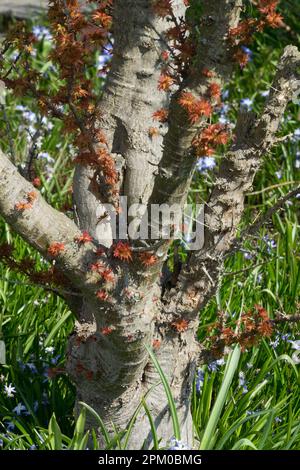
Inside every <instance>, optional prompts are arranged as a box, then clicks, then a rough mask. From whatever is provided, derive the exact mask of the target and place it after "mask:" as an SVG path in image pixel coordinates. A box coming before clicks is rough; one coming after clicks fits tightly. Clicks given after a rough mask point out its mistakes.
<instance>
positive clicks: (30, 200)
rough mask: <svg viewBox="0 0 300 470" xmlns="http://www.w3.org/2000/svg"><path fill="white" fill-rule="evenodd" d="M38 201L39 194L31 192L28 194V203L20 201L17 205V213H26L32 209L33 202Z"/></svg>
mask: <svg viewBox="0 0 300 470" xmlns="http://www.w3.org/2000/svg"><path fill="white" fill-rule="evenodd" d="M36 199H37V193H36V192H35V191H30V192H29V193H27V194H26V201H20V202H17V203H16V204H15V209H16V210H17V211H20V212H22V211H25V210H27V209H32V206H33V202H34V201H35V200H36Z"/></svg>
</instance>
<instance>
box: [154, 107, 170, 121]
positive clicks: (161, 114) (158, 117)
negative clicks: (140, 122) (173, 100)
mask: <svg viewBox="0 0 300 470" xmlns="http://www.w3.org/2000/svg"><path fill="white" fill-rule="evenodd" d="M168 116H169V111H168V110H167V109H164V108H161V109H159V110H158V111H155V112H154V113H153V114H152V118H153V119H154V120H155V121H158V122H167V120H168Z"/></svg>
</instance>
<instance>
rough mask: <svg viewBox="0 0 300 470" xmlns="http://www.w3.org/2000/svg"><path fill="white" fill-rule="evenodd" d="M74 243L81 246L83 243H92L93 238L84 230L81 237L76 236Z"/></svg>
mask: <svg viewBox="0 0 300 470" xmlns="http://www.w3.org/2000/svg"><path fill="white" fill-rule="evenodd" d="M74 241H75V242H76V243H78V244H79V245H81V244H84V243H90V242H92V241H93V237H92V236H91V235H90V234H89V233H88V232H87V231H86V230H84V231H83V232H82V234H81V235H78V236H77V237H75V239H74Z"/></svg>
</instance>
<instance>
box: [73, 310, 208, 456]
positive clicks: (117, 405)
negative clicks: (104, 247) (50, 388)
mask: <svg viewBox="0 0 300 470" xmlns="http://www.w3.org/2000/svg"><path fill="white" fill-rule="evenodd" d="M152 307H154V304H152ZM130 313H131V312H130V309H129V310H128V312H127V316H128V317H129V316H130ZM151 313H152V312H151ZM106 315H107V314H106ZM110 315H114V312H111V313H110ZM144 315H145V310H144ZM102 318H103V311H99V310H98V311H95V305H91V304H85V305H84V307H83V310H82V313H81V321H80V322H77V323H76V332H74V333H73V334H72V336H71V337H70V340H69V347H68V352H67V370H68V373H69V374H70V376H71V378H72V379H73V381H74V383H75V384H76V389H77V407H78V403H79V402H84V403H87V404H88V405H90V406H91V407H92V408H93V409H94V410H95V411H96V412H97V413H98V414H99V416H101V418H102V419H103V421H104V423H105V425H106V428H107V429H108V430H109V431H110V432H111V434H112V435H113V434H114V432H115V431H114V428H113V426H112V424H113V425H114V426H115V427H116V429H117V430H119V431H121V430H125V429H126V427H127V426H128V423H129V421H130V419H131V418H132V417H133V415H134V412H135V411H136V409H137V407H138V405H140V403H141V401H142V398H143V397H145V400H146V403H147V406H148V408H149V409H150V412H151V415H152V417H153V420H154V422H155V426H156V429H157V434H158V436H159V437H160V438H162V442H164V443H165V444H166V443H167V442H168V441H169V439H170V438H172V437H173V435H174V430H173V423H172V419H171V415H170V409H169V405H168V401H167V396H166V393H165V390H164V388H163V386H162V384H161V383H160V377H159V375H158V373H157V371H156V369H155V367H154V365H153V363H152V362H151V360H149V357H148V354H147V353H146V351H145V348H144V344H148V345H149V344H150V337H151V332H152V331H153V322H151V323H150V324H149V328H148V329H147V331H146V332H145V334H143V335H142V339H141V338H138V339H136V335H135V336H134V332H135V331H136V330H137V327H136V322H135V323H133V322H128V325H127V328H126V330H123V332H119V331H116V330H114V331H113V332H111V333H110V334H109V335H107V336H106V335H103V334H101V333H99V331H100V330H101V328H102V326H103V320H102ZM131 333H133V334H131ZM199 350H200V348H199V345H198V344H197V342H196V341H195V339H194V328H190V329H189V330H188V331H185V332H182V333H180V334H178V332H176V331H174V330H173V329H169V331H168V332H167V334H166V335H165V336H164V337H161V342H160V345H159V347H158V348H157V349H156V350H155V354H156V357H157V359H158V361H159V363H160V366H161V367H162V369H163V371H164V373H165V375H166V378H167V380H168V382H169V384H170V386H171V389H172V394H173V397H174V399H175V402H176V406H177V412H178V418H179V422H180V429H181V433H182V439H183V441H184V442H185V443H187V444H189V445H190V446H192V445H193V432H192V417H191V412H190V396H191V388H192V382H193V379H194V373H195V366H196V361H197V360H198V359H199ZM147 392H148V393H147ZM77 409H78V408H77ZM93 426H94V427H95V426H96V427H97V425H96V423H95V420H94V419H93V418H92V417H91V416H88V418H87V428H91V427H93ZM99 440H100V442H101V443H103V444H104V442H103V436H101V433H100V435H99ZM143 445H144V448H151V445H152V434H151V431H150V426H149V422H148V418H147V416H146V414H145V412H144V410H143V408H141V410H140V412H139V415H138V416H137V420H136V424H135V426H134V430H133V432H132V433H131V436H130V440H129V448H130V449H140V448H141V447H142V446H143Z"/></svg>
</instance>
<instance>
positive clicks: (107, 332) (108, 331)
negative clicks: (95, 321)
mask: <svg viewBox="0 0 300 470" xmlns="http://www.w3.org/2000/svg"><path fill="white" fill-rule="evenodd" d="M113 331H114V329H113V328H111V327H110V326H105V327H103V328H101V330H100V332H101V333H102V334H103V335H104V336H108V335H110V334H111V333H112V332H113Z"/></svg>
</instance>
